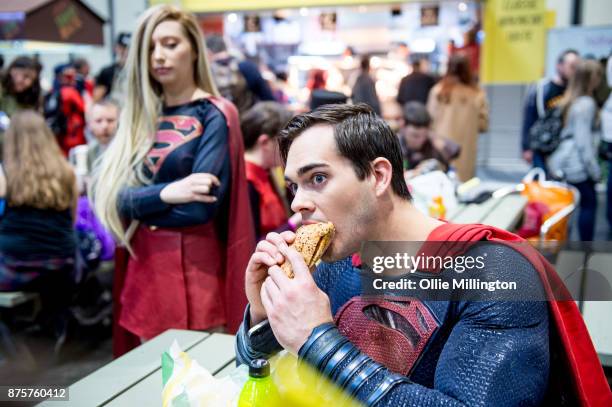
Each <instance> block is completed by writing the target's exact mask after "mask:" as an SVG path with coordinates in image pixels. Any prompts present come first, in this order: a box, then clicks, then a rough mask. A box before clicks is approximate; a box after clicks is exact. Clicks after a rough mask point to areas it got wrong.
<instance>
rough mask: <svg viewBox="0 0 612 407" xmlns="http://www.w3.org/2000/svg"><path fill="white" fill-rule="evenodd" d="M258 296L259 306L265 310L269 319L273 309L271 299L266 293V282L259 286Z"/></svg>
mask: <svg viewBox="0 0 612 407" xmlns="http://www.w3.org/2000/svg"><path fill="white" fill-rule="evenodd" d="M259 296H260V298H261V304H262V305H263V307H264V309H265V310H266V314H267V315H268V317H270V314H271V311H272V310H273V309H274V305H273V304H272V298H270V293H269V292H268V289H267V285H266V282H265V281H264V283H263V284H262V285H261V290H260V292H259Z"/></svg>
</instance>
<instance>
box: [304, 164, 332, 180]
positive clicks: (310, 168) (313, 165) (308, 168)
mask: <svg viewBox="0 0 612 407" xmlns="http://www.w3.org/2000/svg"><path fill="white" fill-rule="evenodd" d="M320 167H329V165H327V164H325V163H312V164H308V165H305V166H303V167H301V168H300V169H299V170H297V174H298V177H301V176H302V175H304V174H306V173H307V172H308V171H312V170H314V169H315V168H320Z"/></svg>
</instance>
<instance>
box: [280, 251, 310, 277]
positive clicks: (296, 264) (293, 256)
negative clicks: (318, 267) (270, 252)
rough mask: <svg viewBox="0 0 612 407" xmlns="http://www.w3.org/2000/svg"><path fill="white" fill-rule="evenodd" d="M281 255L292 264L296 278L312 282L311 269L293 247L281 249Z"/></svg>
mask: <svg viewBox="0 0 612 407" xmlns="http://www.w3.org/2000/svg"><path fill="white" fill-rule="evenodd" d="M281 253H282V254H283V256H285V258H286V259H287V260H288V261H289V262H290V263H291V267H292V268H293V273H294V274H295V278H297V279H300V278H309V279H311V280H312V275H311V274H310V269H309V268H308V266H307V265H306V262H305V261H304V258H303V257H302V255H301V254H299V253H298V252H297V250H295V249H294V248H293V247H287V249H281Z"/></svg>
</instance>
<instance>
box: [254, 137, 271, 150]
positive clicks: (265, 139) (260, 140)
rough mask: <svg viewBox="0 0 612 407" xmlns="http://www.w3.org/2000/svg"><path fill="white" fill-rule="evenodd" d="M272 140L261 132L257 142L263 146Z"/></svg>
mask: <svg viewBox="0 0 612 407" xmlns="http://www.w3.org/2000/svg"><path fill="white" fill-rule="evenodd" d="M270 140H271V138H270V136H268V135H267V134H260V135H259V137H257V142H256V143H255V144H256V145H257V146H259V147H261V146H263V145H264V144H267V143H268V142H269V141H270Z"/></svg>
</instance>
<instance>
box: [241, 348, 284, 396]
mask: <svg viewBox="0 0 612 407" xmlns="http://www.w3.org/2000/svg"><path fill="white" fill-rule="evenodd" d="M264 406H265V407H275V406H280V396H279V394H278V390H277V388H276V385H275V384H274V382H273V381H272V378H271V377H270V363H269V362H268V361H267V360H265V359H255V360H253V361H252V362H251V364H250V365H249V379H248V380H247V382H246V383H245V384H244V387H243V388H242V391H241V392H240V398H239V399H238V407H264Z"/></svg>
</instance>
